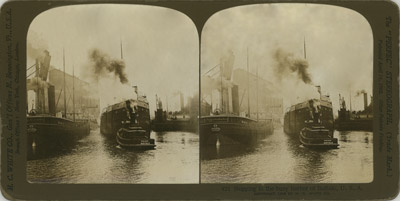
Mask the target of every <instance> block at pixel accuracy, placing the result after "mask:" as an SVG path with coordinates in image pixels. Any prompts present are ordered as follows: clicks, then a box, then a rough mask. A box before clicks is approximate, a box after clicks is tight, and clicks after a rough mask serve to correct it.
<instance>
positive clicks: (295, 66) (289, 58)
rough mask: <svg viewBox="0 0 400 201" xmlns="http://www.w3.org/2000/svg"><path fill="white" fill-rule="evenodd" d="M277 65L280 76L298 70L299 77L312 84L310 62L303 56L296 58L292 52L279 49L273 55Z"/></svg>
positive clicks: (276, 70) (277, 72)
mask: <svg viewBox="0 0 400 201" xmlns="http://www.w3.org/2000/svg"><path fill="white" fill-rule="evenodd" d="M273 58H274V60H275V61H276V63H277V65H276V68H275V73H276V74H278V76H279V78H281V77H282V75H286V74H288V73H293V72H296V73H297V76H298V78H299V79H301V80H302V81H303V82H304V83H306V84H311V83H312V80H311V76H310V74H309V73H308V71H307V69H308V62H307V61H306V60H304V59H301V58H295V57H294V55H293V54H292V53H288V52H285V51H283V50H281V49H277V50H276V51H275V53H274V55H273Z"/></svg>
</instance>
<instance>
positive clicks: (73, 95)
mask: <svg viewBox="0 0 400 201" xmlns="http://www.w3.org/2000/svg"><path fill="white" fill-rule="evenodd" d="M72 118H73V120H74V121H75V67H74V66H72Z"/></svg>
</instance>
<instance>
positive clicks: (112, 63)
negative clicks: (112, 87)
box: [89, 49, 128, 84]
mask: <svg viewBox="0 0 400 201" xmlns="http://www.w3.org/2000/svg"><path fill="white" fill-rule="evenodd" d="M89 58H90V61H91V62H92V64H93V65H91V66H92V67H93V72H94V74H95V76H96V80H98V78H99V77H100V76H103V75H105V74H107V73H114V75H115V76H116V77H118V78H119V80H120V82H121V83H122V84H127V83H128V78H127V75H126V73H125V63H124V61H122V60H119V59H112V58H110V56H108V55H107V54H105V53H103V52H101V51H100V50H98V49H93V50H91V51H90V52H89Z"/></svg>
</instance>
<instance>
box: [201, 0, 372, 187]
mask: <svg viewBox="0 0 400 201" xmlns="http://www.w3.org/2000/svg"><path fill="white" fill-rule="evenodd" d="M201 38H202V40H201V54H200V55H201V69H200V73H201V89H200V91H201V93H200V119H199V131H200V145H201V146H200V159H201V160H200V179H201V181H200V182H201V183H369V182H372V181H373V179H374V175H373V137H374V136H373V127H372V124H373V105H374V103H373V97H372V95H373V91H372V86H373V35H372V30H371V27H370V25H369V23H368V21H367V20H366V19H365V18H364V17H363V16H362V15H361V14H359V13H357V12H355V11H353V10H351V9H347V8H343V7H338V6H327V5H318V4H303V3H298V4H297V3H296V4H292V3H285V4H280V3H277V4H255V5H250V6H239V7H233V8H229V9H226V10H222V11H220V12H217V13H215V14H214V15H213V16H211V17H210V18H209V19H208V21H207V22H206V23H205V25H204V28H203V30H202V34H201Z"/></svg>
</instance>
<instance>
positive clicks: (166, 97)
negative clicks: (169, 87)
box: [165, 95, 168, 114]
mask: <svg viewBox="0 0 400 201" xmlns="http://www.w3.org/2000/svg"><path fill="white" fill-rule="evenodd" d="M165 99H166V104H167V114H168V95H167V96H165Z"/></svg>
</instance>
